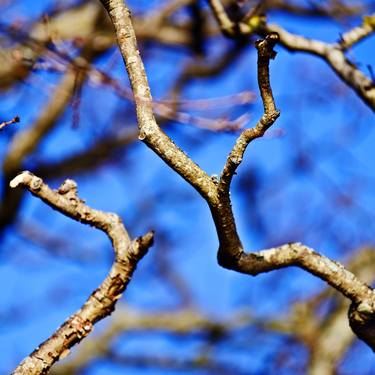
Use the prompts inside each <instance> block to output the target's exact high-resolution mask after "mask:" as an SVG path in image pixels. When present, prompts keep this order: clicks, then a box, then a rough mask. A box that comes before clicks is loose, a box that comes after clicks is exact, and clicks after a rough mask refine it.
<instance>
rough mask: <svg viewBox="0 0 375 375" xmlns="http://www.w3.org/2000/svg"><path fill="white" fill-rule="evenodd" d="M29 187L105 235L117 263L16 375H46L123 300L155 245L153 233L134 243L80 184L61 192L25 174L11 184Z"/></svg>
mask: <svg viewBox="0 0 375 375" xmlns="http://www.w3.org/2000/svg"><path fill="white" fill-rule="evenodd" d="M10 185H11V187H12V188H15V187H17V186H24V187H26V188H27V189H28V190H29V191H30V192H31V193H32V194H33V195H35V196H36V197H38V198H40V199H41V200H43V202H45V203H46V204H47V205H49V206H50V207H52V208H53V209H55V210H57V211H59V212H61V213H62V214H64V215H66V216H68V217H70V218H72V219H74V220H76V221H79V222H81V223H84V224H89V225H91V226H93V227H95V228H97V229H99V230H101V231H103V232H105V233H106V234H107V235H108V237H109V239H110V240H111V242H112V245H113V248H114V252H115V261H114V263H113V265H112V267H111V269H110V271H109V273H108V276H107V277H106V278H105V280H104V281H103V282H102V284H101V285H100V286H99V287H98V289H96V290H95V291H94V292H93V293H92V294H91V296H90V297H89V298H88V299H87V301H86V302H85V304H84V305H83V306H82V307H81V308H80V309H79V310H78V311H77V312H76V313H74V314H73V315H72V316H70V317H69V318H68V320H67V321H66V322H65V323H63V324H62V325H61V326H60V328H59V329H58V330H57V331H56V332H55V333H54V334H53V335H52V336H51V337H50V338H49V339H47V340H46V341H45V342H43V343H42V344H41V345H40V346H39V347H38V348H37V349H35V350H34V352H33V353H31V354H30V356H28V357H27V358H25V359H24V360H23V362H22V363H21V364H20V365H19V366H18V367H17V368H16V369H15V370H14V372H13V374H25V375H26V374H28V375H29V374H46V373H47V372H48V370H49V369H50V367H51V366H52V365H53V364H54V363H55V362H56V361H58V360H59V359H61V358H63V357H65V356H66V355H68V354H69V349H70V348H71V347H72V346H73V345H75V344H77V343H79V342H80V341H81V340H82V339H83V338H85V337H86V336H87V335H88V334H89V333H90V332H91V331H92V330H93V325H94V324H95V323H96V322H98V321H99V320H101V319H103V318H105V317H106V316H108V315H110V314H111V313H112V311H113V310H114V308H115V304H116V302H117V301H118V299H119V298H121V295H122V293H123V292H124V290H125V288H126V286H127V285H128V283H129V281H130V278H131V276H132V274H133V272H134V270H135V268H136V266H137V263H138V262H139V261H140V260H141V259H142V257H143V256H144V255H145V254H146V252H147V250H148V249H149V247H150V246H151V245H152V241H153V233H151V232H150V233H148V234H146V235H145V236H143V237H140V238H138V239H135V240H131V239H130V237H129V235H128V233H127V231H126V229H125V227H124V225H123V223H122V221H121V219H120V218H119V216H117V215H115V214H112V213H106V212H103V211H99V210H95V209H93V208H91V207H89V206H87V205H85V204H84V203H83V201H82V200H81V199H80V198H79V197H78V195H77V184H76V183H75V182H74V181H73V180H66V181H65V182H64V183H63V184H62V185H61V186H60V188H59V189H58V190H52V189H50V188H49V187H48V186H47V185H46V184H45V183H44V182H43V181H42V179H41V178H39V177H37V176H35V175H33V174H31V173H30V172H22V173H21V174H19V175H18V176H16V177H15V178H14V179H13V180H12V181H11V183H10Z"/></svg>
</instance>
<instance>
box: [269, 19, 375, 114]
mask: <svg viewBox="0 0 375 375" xmlns="http://www.w3.org/2000/svg"><path fill="white" fill-rule="evenodd" d="M263 32H264V33H265V34H267V33H269V32H276V33H278V34H279V37H280V44H281V45H282V46H284V47H285V48H286V49H288V50H289V51H300V52H306V53H310V54H313V55H315V56H318V57H320V58H322V59H323V60H324V61H325V62H326V63H327V64H328V65H329V66H330V67H331V68H332V70H333V71H334V72H336V74H337V75H338V76H339V77H340V78H341V79H342V80H343V81H344V82H345V83H346V84H347V85H348V86H349V87H351V88H352V89H353V90H354V91H355V92H356V93H357V95H358V96H359V97H360V98H361V99H362V100H363V102H364V103H366V104H367V105H368V106H369V107H370V108H371V109H372V110H374V111H375V85H374V83H373V82H372V80H371V79H370V78H368V77H367V76H366V75H364V74H363V73H362V72H361V71H360V70H359V69H358V68H357V67H356V66H355V65H354V64H353V63H352V62H350V61H349V60H348V59H347V57H346V56H345V53H344V52H345V48H346V46H345V45H344V46H342V45H341V44H340V43H335V44H329V43H324V42H321V41H318V40H313V39H308V38H304V37H302V36H300V35H295V34H291V33H289V32H287V31H286V30H284V29H283V28H281V27H279V26H276V25H267V26H266V27H265V28H264V31H263ZM371 32H372V33H373V32H374V29H372V31H371ZM350 34H351V32H348V34H347V35H350ZM368 35H370V34H367V35H366V36H368ZM347 38H348V37H347ZM360 39H361V38H359V37H358V36H357V39H356V41H355V40H354V37H353V36H352V37H351V39H350V43H352V44H351V45H353V44H354V43H355V42H359V41H360Z"/></svg>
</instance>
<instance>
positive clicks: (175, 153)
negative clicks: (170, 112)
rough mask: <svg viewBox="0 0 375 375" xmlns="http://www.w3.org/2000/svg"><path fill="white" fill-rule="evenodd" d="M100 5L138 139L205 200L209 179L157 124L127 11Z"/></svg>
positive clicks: (116, 1) (114, 1)
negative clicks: (123, 72) (128, 91)
mask: <svg viewBox="0 0 375 375" xmlns="http://www.w3.org/2000/svg"><path fill="white" fill-rule="evenodd" d="M101 2H102V4H103V6H104V7H105V9H106V10H107V11H108V14H109V15H110V17H111V20H112V22H113V25H114V27H115V31H116V36H117V41H118V45H119V47H120V50H121V54H122V57H123V59H124V62H125V66H126V69H127V72H128V75H129V80H130V84H131V87H132V90H133V94H134V101H135V106H136V113H137V119H138V128H139V136H138V137H139V139H140V140H142V141H143V142H144V143H145V144H146V145H147V146H148V147H150V148H151V149H152V150H153V151H154V152H155V153H156V154H157V155H159V157H160V158H161V159H163V160H164V161H165V162H166V163H167V164H168V165H169V166H170V167H171V168H173V169H174V170H175V171H176V172H177V173H178V174H179V175H180V176H181V177H183V178H184V179H185V180H186V181H188V182H189V183H190V184H191V185H193V186H194V187H195V188H196V190H197V191H198V192H199V193H200V194H201V195H202V196H203V197H205V198H206V199H207V198H208V197H210V196H212V194H214V191H215V185H214V183H213V182H212V181H211V178H210V177H209V176H208V175H207V173H205V172H204V171H203V170H202V169H201V168H200V167H199V166H198V165H197V164H195V163H194V162H193V161H192V160H191V159H190V158H189V157H188V156H187V155H186V154H185V153H184V152H183V151H182V150H181V149H180V148H179V147H178V146H176V145H175V144H174V143H173V141H172V140H171V139H170V138H169V137H168V136H167V135H166V134H165V133H164V132H163V131H162V130H161V129H160V127H159V126H158V124H157V123H156V120H155V117H154V114H153V107H152V97H151V93H150V88H149V84H148V82H147V77H146V72H145V69H144V66H143V62H142V60H141V57H140V54H139V51H138V48H137V41H136V36H135V33H134V29H133V25H132V22H131V16H130V11H129V9H128V8H127V7H126V5H125V4H124V2H123V1H122V0H107V1H105V0H101Z"/></svg>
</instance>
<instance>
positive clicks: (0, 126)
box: [0, 116, 20, 130]
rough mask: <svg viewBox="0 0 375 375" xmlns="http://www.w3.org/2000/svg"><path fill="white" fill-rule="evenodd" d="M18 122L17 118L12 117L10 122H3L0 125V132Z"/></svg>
mask: <svg viewBox="0 0 375 375" xmlns="http://www.w3.org/2000/svg"><path fill="white" fill-rule="evenodd" d="M17 122H20V118H19V116H15V117H13V118H12V119H11V120H8V121H3V122H1V123H0V130H3V129H4V128H5V127H6V126H8V125H12V124H15V123H17Z"/></svg>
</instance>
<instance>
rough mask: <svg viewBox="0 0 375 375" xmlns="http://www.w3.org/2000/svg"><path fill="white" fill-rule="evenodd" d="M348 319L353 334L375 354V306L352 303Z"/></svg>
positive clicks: (365, 302)
mask: <svg viewBox="0 0 375 375" xmlns="http://www.w3.org/2000/svg"><path fill="white" fill-rule="evenodd" d="M348 317H349V324H350V327H351V329H352V330H353V332H354V333H355V334H356V335H357V337H358V338H359V339H361V340H362V341H364V342H365V343H366V344H367V345H368V346H370V348H371V349H372V350H373V351H374V352H375V306H373V304H372V303H370V302H367V301H364V302H361V303H360V304H355V303H352V304H351V305H350V308H349V311H348Z"/></svg>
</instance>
